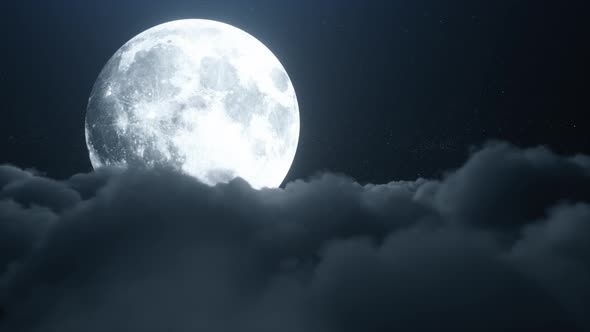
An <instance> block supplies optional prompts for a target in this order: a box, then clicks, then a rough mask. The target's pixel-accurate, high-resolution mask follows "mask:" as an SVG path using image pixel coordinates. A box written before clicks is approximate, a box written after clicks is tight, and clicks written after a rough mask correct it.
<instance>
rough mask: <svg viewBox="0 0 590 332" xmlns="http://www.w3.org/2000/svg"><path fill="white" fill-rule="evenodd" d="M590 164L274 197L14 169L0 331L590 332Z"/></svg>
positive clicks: (483, 168)
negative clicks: (58, 178) (60, 178)
mask: <svg viewBox="0 0 590 332" xmlns="http://www.w3.org/2000/svg"><path fill="white" fill-rule="evenodd" d="M588 160H589V159H588V157H585V156H575V157H562V156H558V155H555V154H553V153H552V152H550V151H549V150H547V149H544V148H536V149H528V150H522V149H518V148H516V147H513V146H511V145H508V144H504V143H494V144H490V145H488V146H485V147H484V148H482V149H481V150H480V151H477V152H475V153H474V154H473V155H472V156H471V158H470V159H469V160H468V161H467V162H466V163H465V165H464V166H463V167H461V168H459V169H457V170H455V171H453V172H450V173H449V174H448V175H447V176H445V177H444V178H442V179H438V180H425V179H419V180H416V181H412V182H391V183H387V184H382V185H373V184H369V185H360V184H358V183H356V182H355V181H354V180H353V179H351V178H347V177H345V176H340V175H333V174H324V175H321V176H318V177H315V178H313V179H311V180H309V181H295V182H292V183H289V184H287V186H286V187H285V189H264V190H254V189H252V188H251V187H250V186H249V185H248V184H247V183H246V182H244V181H243V180H241V179H236V180H233V181H232V182H230V183H228V184H220V185H217V186H214V187H210V186H207V185H204V184H202V183H199V182H198V181H197V180H195V179H193V178H190V177H186V176H183V175H179V174H175V173H172V172H170V171H167V170H162V169H155V170H143V171H141V170H128V171H121V170H114V169H102V170H100V171H98V172H94V173H90V174H79V175H75V176H73V177H72V178H70V179H68V180H64V181H55V180H51V179H47V178H44V177H42V176H39V175H35V174H32V173H30V172H28V171H23V170H20V169H18V168H14V167H10V166H0V188H1V189H0V308H1V310H0V328H2V329H3V330H6V331H16V332H18V331H59V332H68V331H105V330H107V331H212V332H213V331H244V332H246V331H285V332H290V331H293V332H295V331H306V332H314V331H321V332H324V331H326V332H330V331H336V332H346V331H391V330H402V331H432V330H450V331H474V330H475V331H499V330H501V331H587V330H590V320H589V319H588V318H587V317H588V310H587V309H586V308H589V307H590V191H589V190H590V189H589V188H590V162H588Z"/></svg>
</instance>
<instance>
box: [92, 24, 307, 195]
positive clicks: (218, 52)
mask: <svg viewBox="0 0 590 332" xmlns="http://www.w3.org/2000/svg"><path fill="white" fill-rule="evenodd" d="M298 140H299V107H298V105H297V97H296V96H295V90H294V89H293V85H292V84H291V80H290V79H289V76H288V75H287V72H286V71H285V69H284V68H283V66H282V65H281V63H280V62H279V60H278V59H277V58H276V57H275V56H274V55H273V53H272V52H271V51H270V50H269V49H268V48H266V47H265V46H264V45H263V44H262V43H261V42H260V41H258V40H257V39H256V38H254V37H252V36H251V35H249V34H247V33H246V32H244V31H242V30H240V29H238V28H235V27H232V26H230V25H227V24H224V23H220V22H215V21H209V20H180V21H173V22H168V23H165V24H162V25H158V26H156V27H153V28H151V29H149V30H146V31H144V32H142V33H141V34H139V35H137V36H136V37H135V38H133V39H131V40H130V41H128V42H127V43H126V44H125V45H123V47H121V48H120V49H119V50H118V51H117V52H116V53H115V54H114V55H113V57H112V58H111V59H110V60H109V61H108V63H107V64H106V65H105V67H104V68H103V70H102V71H101V73H100V75H99V76H98V79H97V80H96V83H95V84H94V88H93V89H92V93H91V95H90V99H89V101H88V109H87V113H86V144H87V146H88V151H89V153H90V160H91V162H92V166H93V167H94V168H95V169H96V168H98V167H101V166H103V165H117V166H133V167H153V166H156V165H158V166H164V167H172V168H174V169H176V170H178V171H181V172H184V173H186V174H190V175H192V176H194V177H196V178H198V179H199V180H201V181H203V182H204V183H207V184H211V185H213V184H216V183H218V182H227V181H229V180H231V179H233V178H235V177H238V176H239V177H242V178H244V179H245V180H246V181H248V182H249V183H250V184H251V185H252V186H253V187H255V188H261V187H278V186H279V185H280V184H281V182H282V181H283V179H284V178H285V176H286V175H287V172H288V171H289V168H290V167H291V163H292V162H293V158H294V157H295V151H296V150H297V142H298Z"/></svg>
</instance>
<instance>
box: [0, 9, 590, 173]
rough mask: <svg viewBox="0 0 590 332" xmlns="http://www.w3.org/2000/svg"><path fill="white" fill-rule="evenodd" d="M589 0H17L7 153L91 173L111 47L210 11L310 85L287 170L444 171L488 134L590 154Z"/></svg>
mask: <svg viewBox="0 0 590 332" xmlns="http://www.w3.org/2000/svg"><path fill="white" fill-rule="evenodd" d="M582 3H583V2H582V1H423V0H421V1H237V0H236V1H178V0H177V1H166V2H163V1H149V0H148V1H100V2H92V3H89V2H80V1H65V0H61V1H50V2H41V1H19V2H15V1H12V2H9V3H6V4H4V5H3V6H4V8H3V10H2V14H1V15H2V22H3V28H2V31H3V34H4V37H3V40H4V44H5V45H6V47H5V48H4V50H3V52H2V53H3V55H2V58H3V61H2V63H4V64H5V65H4V66H3V68H2V69H1V83H0V84H2V87H1V89H0V93H1V94H2V95H1V99H2V101H3V102H2V113H3V121H2V122H1V124H0V135H2V136H1V140H0V142H1V143H0V144H1V146H0V151H2V153H1V155H0V158H1V159H0V163H12V164H15V165H17V166H20V167H25V168H31V167H33V168H35V169H37V170H39V171H41V172H46V173H47V174H48V175H51V176H55V177H59V178H63V177H67V176H70V175H72V174H75V173H77V172H83V171H88V170H90V169H91V166H90V162H89V160H88V158H87V152H86V146H85V141H84V125H83V124H84V116H85V110H86V104H87V101H88V97H89V94H90V90H91V88H92V85H93V83H94V81H95V79H96V77H97V76H98V73H99V72H100V70H101V69H102V67H103V66H104V64H105V63H106V61H107V60H108V59H109V58H110V57H111V55H112V54H113V53H114V52H115V51H116V50H117V49H118V48H119V47H120V46H121V45H123V44H124V43H125V42H126V41H127V40H129V39H130V38H132V37H133V36H135V35H137V34H138V33H140V32H142V31H144V30H146V29H147V28H149V27H152V26H154V25H157V24H160V23H163V22H166V21H170V20H175V19H181V18H208V19H214V20H220V21H223V22H226V23H229V24H232V25H234V26H237V27H239V28H241V29H243V30H245V31H247V32H249V33H250V34H252V35H254V36H255V37H257V38H258V39H259V40H261V41H262V42H263V43H264V44H266V45H267V46H268V47H269V48H270V49H271V50H272V51H273V52H274V53H275V54H276V55H277V57H278V58H279V59H280V60H281V62H282V63H283V65H284V66H285V68H286V69H287V71H288V73H289V75H290V76H291V79H292V81H293V84H294V86H295V89H296V91H297V95H298V99H299V105H300V112H301V135H300V145H299V149H298V151H297V155H296V159H295V162H294V164H293V167H292V169H291V172H290V174H289V176H288V178H287V181H290V180H294V179H299V178H307V177H309V176H311V175H313V174H315V173H317V172H319V171H333V172H341V173H345V174H349V175H351V176H353V177H354V178H356V179H357V180H358V181H361V182H385V181H388V180H391V179H407V180H410V179H415V178H416V177H418V176H424V177H431V176H438V175H440V174H441V173H442V172H444V171H446V170H448V169H452V168H456V167H458V166H460V165H461V163H462V162H463V161H464V160H465V158H466V157H467V155H468V153H469V151H470V148H472V147H474V146H475V147H477V146H479V145H481V144H482V143H485V142H487V141H489V140H496V139H497V140H506V141H509V142H512V143H514V144H517V145H519V146H524V147H528V146H536V145H539V144H544V145H547V146H549V147H551V148H553V149H554V150H556V151H558V152H561V153H577V152H586V153H588V152H590V135H588V134H587V132H588V131H589V130H590V128H589V127H588V126H589V125H588V120H587V111H588V109H589V106H590V105H589V103H590V102H589V101H588V97H587V92H586V90H587V71H586V70H584V69H586V68H587V59H588V57H587V56H588V54H587V52H584V48H585V46H587V38H586V37H587V31H588V25H589V23H588V20H587V19H586V14H585V13H587V11H586V10H585V8H584V7H583V6H582V5H581V4H582Z"/></svg>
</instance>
